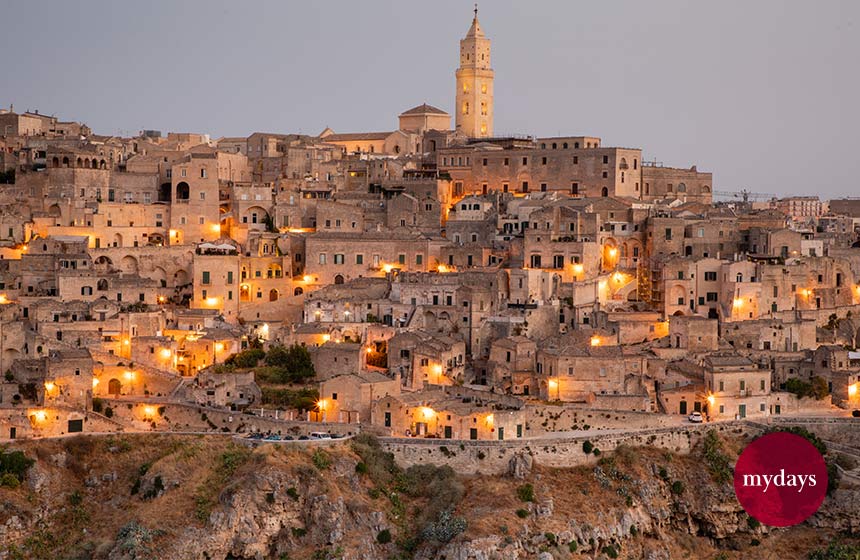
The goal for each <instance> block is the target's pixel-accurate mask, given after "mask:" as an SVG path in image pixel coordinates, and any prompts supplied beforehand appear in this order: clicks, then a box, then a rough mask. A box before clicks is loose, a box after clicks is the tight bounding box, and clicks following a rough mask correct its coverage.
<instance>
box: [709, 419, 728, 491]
mask: <svg viewBox="0 0 860 560" xmlns="http://www.w3.org/2000/svg"><path fill="white" fill-rule="evenodd" d="M702 457H703V458H704V460H705V465H707V467H708V470H709V471H710V473H711V477H713V479H714V481H715V482H718V483H720V484H725V483H727V482H729V481H731V480H732V466H731V461H730V460H729V457H728V456H727V455H726V454H725V453H724V452H723V443H722V442H721V441H720V438H719V436H717V432H716V430H708V433H707V434H705V438H704V440H703V441H702Z"/></svg>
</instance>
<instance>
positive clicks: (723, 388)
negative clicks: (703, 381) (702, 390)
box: [720, 381, 725, 391]
mask: <svg viewBox="0 0 860 560" xmlns="http://www.w3.org/2000/svg"><path fill="white" fill-rule="evenodd" d="M724 390H725V385H724V383H723V382H722V381H720V391H724Z"/></svg>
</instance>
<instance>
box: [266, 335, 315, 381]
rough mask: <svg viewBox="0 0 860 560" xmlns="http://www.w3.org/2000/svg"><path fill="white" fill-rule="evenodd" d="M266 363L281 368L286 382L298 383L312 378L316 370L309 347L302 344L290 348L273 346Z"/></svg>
mask: <svg viewBox="0 0 860 560" xmlns="http://www.w3.org/2000/svg"><path fill="white" fill-rule="evenodd" d="M265 361H266V365H268V366H273V367H276V368H280V369H281V371H282V372H283V376H284V381H282V382H286V383H297V382H300V381H304V380H306V379H310V378H311V377H313V376H314V375H315V374H316V372H315V371H314V364H313V362H312V361H311V355H310V353H309V352H308V349H307V348H306V347H304V346H302V345H300V344H293V345H292V346H290V347H289V348H286V347H284V346H273V347H271V348H270V349H269V351H268V352H267V353H266V355H265Z"/></svg>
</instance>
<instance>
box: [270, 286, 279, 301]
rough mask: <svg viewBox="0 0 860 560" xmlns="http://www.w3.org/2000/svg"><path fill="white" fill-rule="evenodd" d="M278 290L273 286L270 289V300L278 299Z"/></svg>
mask: <svg viewBox="0 0 860 560" xmlns="http://www.w3.org/2000/svg"><path fill="white" fill-rule="evenodd" d="M278 295H279V294H278V290H276V289H274V288H272V289H271V290H269V301H278Z"/></svg>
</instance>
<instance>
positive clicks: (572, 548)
mask: <svg viewBox="0 0 860 560" xmlns="http://www.w3.org/2000/svg"><path fill="white" fill-rule="evenodd" d="M567 549H568V550H569V551H570V553H571V554H573V553H574V552H576V541H570V542H569V543H567Z"/></svg>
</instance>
